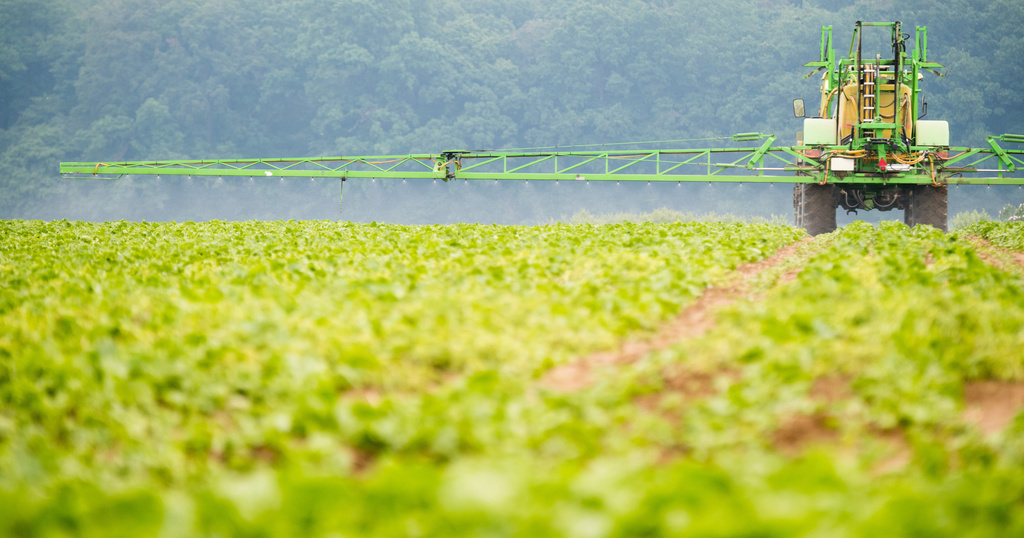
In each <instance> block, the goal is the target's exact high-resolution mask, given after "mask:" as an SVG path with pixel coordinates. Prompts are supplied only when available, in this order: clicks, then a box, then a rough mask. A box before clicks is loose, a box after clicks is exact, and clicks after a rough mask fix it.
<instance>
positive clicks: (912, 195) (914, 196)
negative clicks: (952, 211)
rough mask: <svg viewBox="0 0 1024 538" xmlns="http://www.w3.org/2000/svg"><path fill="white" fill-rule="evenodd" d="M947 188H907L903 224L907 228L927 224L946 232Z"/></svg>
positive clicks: (932, 186) (943, 186) (931, 186)
mask: <svg viewBox="0 0 1024 538" xmlns="http://www.w3.org/2000/svg"><path fill="white" fill-rule="evenodd" d="M948 200H949V188H948V187H947V186H946V185H941V186H938V187H936V186H934V185H912V186H910V187H908V188H907V202H906V204H904V206H905V209H904V211H903V222H905V223H907V226H917V225H918V224H927V225H929V226H934V227H935V228H938V229H940V230H942V231H944V232H945V231H946V210H947V206H948Z"/></svg>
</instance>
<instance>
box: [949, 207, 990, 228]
mask: <svg viewBox="0 0 1024 538" xmlns="http://www.w3.org/2000/svg"><path fill="white" fill-rule="evenodd" d="M988 220H992V215H989V214H988V211H985V210H984V209H983V210H981V211H978V210H977V209H973V210H971V211H961V212H960V213H957V214H956V215H953V218H951V219H949V229H950V230H952V231H955V230H959V229H960V228H966V227H967V226H970V225H972V224H975V223H977V222H984V221H988Z"/></svg>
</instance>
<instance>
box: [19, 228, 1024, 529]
mask: <svg viewBox="0 0 1024 538" xmlns="http://www.w3.org/2000/svg"><path fill="white" fill-rule="evenodd" d="M981 227H988V229H989V230H990V231H992V230H1004V231H1006V230H1014V233H1016V230H1017V229H1018V228H1019V227H1016V226H1015V224H999V223H991V222H982V223H978V224H975V225H973V226H972V227H969V228H970V229H974V230H977V229H979V228H981ZM973 233H977V232H976V231H975V232H973ZM0 234H2V235H3V237H4V238H5V240H4V242H3V244H2V246H0V269H2V271H0V284H2V286H0V401H3V404H4V405H3V406H2V410H0V532H2V533H4V534H13V535H18V534H21V535H49V534H61V533H64V534H77V535H97V536H121V535H123V536H139V535H154V534H158V533H160V534H163V535H168V536H188V535H197V534H222V535H239V534H242V535H258V536H293V535H304V536H321V535H328V534H332V533H341V534H346V535H348V534H351V535H403V536H405V535H410V534H413V535H441V534H443V535H481V534H493V535H508V536H512V535H519V536H521V535H541V536H547V535H552V536H554V535H574V536H575V535H588V536H636V535H644V534H647V535H659V534H692V535H701V536H704V535H744V534H749V535H754V534H756V535H770V536H792V535H799V534H813V533H822V532H824V533H826V534H829V535H839V536H846V535H849V536H861V535H867V534H885V535H894V536H920V535H937V534H938V535H970V534H975V535H1017V534H1020V533H1021V531H1022V530H1024V510H1021V507H1020V506H1019V499H1020V498H1021V495H1024V475H1022V474H1021V469H1022V468H1024V442H1022V440H1024V420H1022V418H1024V417H1022V416H1018V417H1017V419H1016V421H1015V422H1013V423H1011V424H1009V425H1007V426H1006V427H1005V428H1004V429H1003V430H1002V431H1001V432H999V433H998V434H996V435H985V434H984V432H982V431H979V430H978V428H977V426H976V425H974V424H972V423H971V422H970V421H969V420H967V419H965V418H962V415H961V412H962V407H963V405H964V404H963V398H964V396H963V394H964V391H965V387H966V385H967V383H970V382H972V381H974V380H980V379H1002V380H1018V381H1019V380H1022V379H1024V365H1022V363H1021V361H1020V355H1019V353H1018V350H1019V349H1021V346H1022V345H1024V341H1022V340H1021V338H1022V334H1021V332H1020V330H1019V328H1020V327H1021V325H1022V324H1024V306H1022V305H1024V285H1022V282H1021V280H1020V279H1019V278H1018V277H1015V276H1013V275H1012V274H1009V273H1005V272H1002V271H1000V270H998V269H996V268H993V267H991V266H989V265H987V264H985V263H983V262H982V260H981V259H980V258H979V257H978V255H977V254H976V253H975V252H974V250H973V248H972V244H971V243H969V242H967V241H964V240H962V239H960V238H958V237H957V236H956V235H945V234H942V233H940V232H938V231H935V230H933V229H930V228H927V227H925V228H920V227H919V228H914V229H910V228H907V227H906V226H904V225H902V224H894V225H891V224H884V225H882V226H881V227H879V228H873V227H871V226H870V225H866V224H864V223H854V224H852V225H850V226H847V227H846V228H844V229H842V230H840V231H838V232H835V233H833V234H827V235H824V236H820V237H818V238H816V239H815V240H814V241H813V242H809V243H807V244H804V245H802V246H801V247H800V249H799V250H798V251H797V254H796V255H795V256H794V257H793V258H792V259H789V260H787V261H785V262H784V263H783V265H781V266H779V267H778V268H776V269H772V270H770V271H768V272H767V274H766V275H765V276H764V278H762V279H761V280H759V281H758V282H761V283H760V284H758V283H755V284H753V285H755V286H756V287H757V289H755V290H754V291H755V292H756V293H758V294H759V295H758V297H757V298H752V299H741V300H739V301H738V302H737V303H735V304H733V305H731V306H725V307H723V308H722V309H720V310H719V311H717V312H716V313H715V319H716V321H717V323H716V324H715V325H714V326H713V327H712V328H711V329H709V330H708V332H707V333H706V334H704V335H703V336H699V337H696V338H691V339H684V340H681V341H680V342H678V343H677V344H676V345H674V346H671V347H669V348H668V349H665V350H662V351H658V352H654V353H652V354H649V355H648V356H646V357H645V358H644V359H643V360H640V361H638V362H636V363H634V364H613V365H608V366H607V367H606V368H604V369H601V368H596V369H595V370H594V371H593V372H592V375H593V376H594V378H595V384H594V385H593V386H592V387H590V388H588V389H585V390H582V391H580V392H577V393H569V394H565V393H560V392H556V391H551V390H547V389H545V388H544V385H543V384H541V383H539V380H538V377H539V376H541V375H543V373H544V372H546V371H548V370H549V369H551V368H552V367H554V366H555V365H558V364H561V363H565V362H567V361H570V360H572V359H573V357H576V356H579V355H580V354H586V353H588V352H591V351H595V350H604V349H612V348H614V347H616V346H618V345H619V342H620V341H621V339H623V338H627V337H636V336H642V335H644V334H647V333H648V332H649V331H650V330H651V329H653V328H654V327H656V326H657V325H658V324H659V323H661V322H663V321H665V320H666V319H668V318H669V317H671V316H673V315H674V314H675V313H676V312H678V311H679V309H680V308H682V307H683V306H684V305H687V304H691V302H692V301H693V298H694V297H695V296H696V295H697V294H698V293H700V292H701V290H702V289H704V287H706V286H709V285H719V286H726V285H728V284H729V283H730V280H729V276H730V270H731V269H734V268H736V267H737V266H738V265H739V264H741V263H744V262H751V261H756V260H759V259H762V258H764V257H766V256H768V255H769V254H771V253H772V252H774V251H775V250H776V249H777V248H779V247H780V246H781V245H783V244H786V243H789V242H792V241H795V240H797V239H799V238H801V237H802V233H801V232H800V231H798V230H794V229H792V228H789V227H773V226H768V225H764V224H727V223H685V224H681V223H673V224H654V223H619V224H608V225H600V226H594V225H589V224H578V225H564V224H560V225H550V226H541V227H516V226H479V225H452V226H423V227H407V226H394V225H381V224H376V223H371V224H366V225H355V224H337V223H329V222H295V221H288V222H276V223H257V222H245V223H235V224H230V223H223V222H210V223H204V224H195V223H182V224H147V223H141V224H132V223H127V222H113V223H106V224H87V223H72V222H67V221H61V222H53V223H42V222H35V221H32V222H30V221H6V222H4V223H3V224H2V228H0ZM990 235H992V236H993V237H995V235H994V234H990ZM1018 235H1019V234H1018ZM993 241H995V240H993ZM796 268H802V271H800V273H799V274H798V275H797V276H796V277H795V278H792V279H791V278H785V279H779V280H778V281H776V279H777V278H778V277H779V276H780V275H782V274H784V273H789V271H790V270H792V269H796ZM688 376H689V378H690V379H691V380H696V381H698V382H699V385H700V387H699V389H696V390H695V389H693V388H692V386H691V385H689V384H687V382H686V379H687V377H688ZM700 380H704V381H700ZM822 380H828V381H829V383H831V384H832V385H836V386H837V387H838V388H837V389H835V390H834V393H831V394H828V395H826V396H824V397H823V396H821V395H820V394H819V393H818V392H819V391H818V389H816V388H815V387H816V386H817V383H818V382H819V381H822ZM688 387H691V388H688ZM794 417H811V418H813V421H815V422H814V423H815V424H817V426H815V428H816V429H815V430H813V431H811V432H810V434H811V435H810V437H808V438H804V439H803V440H802V441H801V443H799V444H796V445H795V446H787V445H786V443H787V442H788V441H787V439H788V438H792V437H793V436H797V440H800V437H799V430H793V431H790V433H789V434H786V435H783V433H782V432H785V431H789V430H787V428H788V426H787V424H789V423H790V421H791V420H792V419H793V418H794ZM787 436H788V437H787ZM894 458H895V459H894ZM894 461H895V462H896V463H895V464H894V463H893V462H894ZM921 514H925V517H922V516H921Z"/></svg>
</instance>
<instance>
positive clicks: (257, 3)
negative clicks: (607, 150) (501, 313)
mask: <svg viewBox="0 0 1024 538" xmlns="http://www.w3.org/2000/svg"><path fill="white" fill-rule="evenodd" d="M856 20H883V21H888V20H902V21H903V22H904V24H905V25H907V26H908V27H910V26H913V25H922V26H928V27H929V36H930V43H929V44H930V57H931V58H933V59H936V60H938V61H940V62H943V63H945V64H946V65H947V66H948V76H947V77H946V78H944V79H938V78H935V77H929V79H928V80H926V86H925V88H926V92H927V95H928V100H929V109H930V115H932V116H933V117H935V118H941V119H947V120H949V121H950V125H951V130H952V136H953V139H954V143H957V144H964V145H971V144H979V143H981V142H982V141H983V139H984V136H986V135H989V134H1000V133H1004V132H1020V131H1021V130H1024V91H1022V90H1024V83H1022V80H1024V55H1022V54H1021V51H1022V50H1024V3H1021V2H1019V1H1018V0H996V1H980V0H951V1H949V2H942V3H934V2H900V3H893V2H878V1H876V0H860V1H856V2H836V1H827V0H820V1H810V0H808V1H804V2H799V1H795V0H794V1H782V0H720V1H717V2H706V1H696V0H648V1H641V0H588V1H585V0H555V1H547V0H544V1H542V0H510V1H498V0H461V1H458V2H456V1H454V0H417V1H412V0H391V1H388V2H383V1H380V0H246V1H241V0H0V95H2V96H3V98H2V99H0V164H2V167H0V216H3V217H41V218H60V217H68V218H97V219H102V218H121V217H128V218H176V219H179V220H181V219H185V218H211V217H220V218H252V217H264V218H280V217H294V218H312V217H316V218H323V217H325V216H326V217H336V216H337V214H336V206H337V203H336V196H337V192H336V191H337V182H333V183H329V184H327V183H323V182H321V183H319V184H310V183H309V182H308V181H306V182H298V181H291V182H285V184H283V185H282V184H259V183H257V184H249V183H248V182H247V181H246V182H240V181H239V182H232V181H227V182H225V181H209V182H204V181H200V180H196V182H195V183H191V182H185V181H176V180H169V179H165V180H161V181H156V180H153V179H138V180H134V181H131V180H127V181H126V180H122V181H120V182H117V183H116V184H112V183H106V182H104V183H100V182H76V183H71V182H68V181H62V180H60V179H59V178H58V177H57V173H56V170H57V163H58V162H59V161H72V160H87V161H103V160H133V159H160V158H175V157H190V158H200V157H251V156H264V157H274V156H309V155H363V154H406V153H413V152H438V151H443V150H447V149H455V148H465V149H495V148H509V147H534V146H551V145H569V144H582V143H598V142H625V141H640V140H685V139H696V138H705V137H711V136H721V135H729V134H732V133H736V132H750V131H761V132H771V133H775V134H777V135H779V137H780V140H781V141H783V142H785V141H789V140H791V138H792V136H793V132H794V131H796V130H798V129H799V124H798V123H797V122H796V120H794V119H793V118H792V114H791V109H790V107H789V104H788V103H789V101H790V100H791V99H793V98H794V97H805V98H807V99H814V98H815V97H816V94H817V81H816V80H815V78H814V77H812V78H811V79H807V80H805V79H803V78H802V75H804V74H805V72H806V71H807V70H806V69H805V68H802V67H801V65H802V64H803V63H804V62H806V61H809V60H812V59H814V57H815V55H816V54H817V48H818V35H819V31H820V26H821V25H824V24H830V25H833V27H834V28H835V32H836V38H837V39H836V42H837V44H838V45H837V49H839V52H840V53H842V52H845V51H843V50H842V45H843V44H844V40H847V39H849V36H850V32H851V31H852V26H853V22H854V21H856ZM358 183H359V182H350V184H349V185H350V187H346V194H349V198H351V199H352V200H353V201H352V202H350V203H349V204H350V205H351V206H352V207H353V211H354V213H352V214H351V215H350V217H352V218H362V219H371V218H378V219H390V220H403V219H405V220H407V221H431V220H444V219H445V218H451V219H457V220H485V221H486V220H499V221H506V222H529V221H536V220H538V219H544V218H548V217H549V216H552V215H555V216H557V215H558V214H560V213H566V212H567V211H566V210H569V211H568V212H571V210H574V209H579V208H581V207H585V206H586V207H590V208H591V209H592V210H611V209H637V208H650V207H651V206H652V205H653V206H656V205H666V204H668V203H669V202H666V201H665V200H666V196H665V193H664V192H662V191H659V190H657V189H653V190H651V191H648V192H647V193H646V194H645V192H644V191H643V190H642V189H639V188H637V189H633V190H629V189H625V190H623V192H624V193H625V194H628V196H619V195H618V194H616V193H615V192H613V190H612V187H611V186H607V187H606V186H601V187H600V188H597V189H592V190H593V191H596V194H595V193H588V192H573V193H570V194H568V195H559V194H557V192H555V191H553V189H547V190H543V189H540V190H541V191H543V192H537V190H534V191H530V190H529V189H526V188H523V187H522V186H505V185H502V186H497V187H493V186H492V187H487V188H484V187H481V186H461V187H458V186H453V185H445V186H442V187H439V188H433V187H432V186H426V185H420V184H417V185H411V186H410V185H405V186H401V185H397V184H394V182H391V183H387V182H379V183H378V185H376V186H371V185H368V184H365V182H364V184H358ZM384 183H387V184H384ZM410 183H412V182H410ZM702 188H704V189H706V188H707V187H702ZM684 190H685V191H686V193H687V196H684V197H683V198H684V199H685V200H682V201H680V202H679V204H682V206H685V208H687V209H696V208H694V207H692V203H693V202H694V201H699V202H700V204H702V207H707V208H708V209H713V210H717V211H730V210H731V211H735V212H740V213H744V212H746V213H750V212H754V213H763V212H768V213H782V212H785V211H787V210H788V208H787V207H786V204H787V203H788V198H787V196H788V195H787V194H786V192H785V191H786V189H785V188H782V187H779V188H777V189H775V191H774V192H773V191H769V190H768V189H755V188H749V187H748V189H747V192H746V194H749V195H750V198H749V199H746V200H740V199H739V198H738V192H739V191H737V190H735V189H733V190H730V189H729V188H728V187H726V186H715V187H714V189H713V190H714V191H715V192H714V194H713V195H705V194H704V191H701V190H699V189H697V188H696V187H695V186H690V187H686V188H685V189H684ZM960 191H964V192H963V193H960ZM563 192H569V191H568V190H567V189H563ZM1008 196H1009V197H1013V196H1016V197H1021V194H1020V193H1018V191H1017V190H1016V189H1003V190H999V192H998V193H997V194H996V195H995V196H994V197H993V196H992V195H990V194H989V193H985V192H973V191H971V189H967V188H963V189H960V190H958V191H957V192H956V193H954V194H953V196H952V203H953V204H954V207H956V205H957V204H961V205H965V204H966V203H967V201H976V202H977V203H979V204H983V203H987V202H988V201H990V200H989V198H992V199H993V200H998V201H1002V199H1004V198H1006V197H1008ZM986 197H988V198H986ZM347 199H348V198H347ZM485 200H488V201H491V202H495V201H497V202H498V204H499V206H500V207H499V209H500V211H499V214H498V215H496V214H495V213H494V210H493V208H490V209H487V210H482V209H481V210H480V211H478V212H476V213H474V212H473V211H474V210H473V208H474V207H476V206H478V205H480V204H482V203H483V201H485ZM687 201H688V202H690V203H691V206H686V205H685V202H687ZM1021 201H1024V200H1021ZM617 204H618V205H617ZM623 204H625V205H623ZM709 204H710V205H709ZM328 208H329V209H328ZM395 208H401V209H400V210H396V209H395ZM501 208H504V209H501ZM329 210H333V211H335V213H329V212H328V211H329ZM506 210H507V211H506ZM444 215H447V217H445V216H444Z"/></svg>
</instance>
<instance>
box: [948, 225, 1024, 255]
mask: <svg viewBox="0 0 1024 538" xmlns="http://www.w3.org/2000/svg"><path fill="white" fill-rule="evenodd" d="M957 235H959V236H961V237H969V236H976V237H980V238H982V239H986V240H988V241H990V242H991V243H992V245H993V246H996V247H1000V248H1008V249H1013V250H1019V251H1024V221H1021V220H1014V221H1009V222H998V221H983V222H979V223H977V224H973V225H971V226H968V227H966V228H962V229H960V230H958V231H957Z"/></svg>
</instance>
